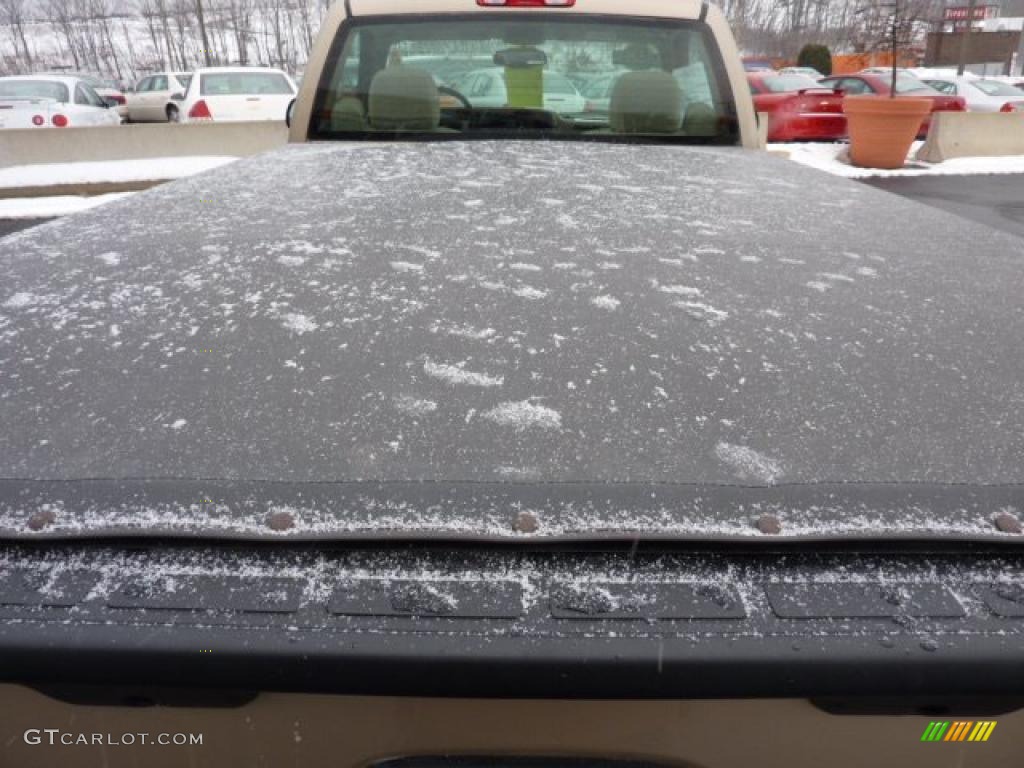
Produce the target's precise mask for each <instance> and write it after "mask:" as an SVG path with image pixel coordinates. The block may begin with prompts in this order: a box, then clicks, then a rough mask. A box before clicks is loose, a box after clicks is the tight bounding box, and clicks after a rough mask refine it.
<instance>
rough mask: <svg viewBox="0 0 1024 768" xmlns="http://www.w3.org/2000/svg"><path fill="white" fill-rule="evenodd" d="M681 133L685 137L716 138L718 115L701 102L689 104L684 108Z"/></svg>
mask: <svg viewBox="0 0 1024 768" xmlns="http://www.w3.org/2000/svg"><path fill="white" fill-rule="evenodd" d="M683 132H684V133H685V134H686V135H687V136H717V135H718V132H719V126H718V114H717V113H716V112H715V110H713V109H712V108H711V107H710V106H708V105H707V104H705V103H704V102H702V101H698V102H697V103H695V104H691V105H690V106H689V107H687V108H686V118H685V119H684V120H683Z"/></svg>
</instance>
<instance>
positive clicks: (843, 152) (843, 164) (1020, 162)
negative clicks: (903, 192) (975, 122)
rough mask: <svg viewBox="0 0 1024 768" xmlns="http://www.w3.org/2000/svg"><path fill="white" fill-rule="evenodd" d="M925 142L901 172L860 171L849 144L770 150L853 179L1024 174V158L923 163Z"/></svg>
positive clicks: (780, 146)
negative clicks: (852, 161)
mask: <svg viewBox="0 0 1024 768" xmlns="http://www.w3.org/2000/svg"><path fill="white" fill-rule="evenodd" d="M923 143H924V142H915V143H914V146H913V147H912V149H911V150H910V155H909V156H908V158H907V166H906V167H905V168H902V169H900V170H897V171H883V170H878V169H875V168H856V167H854V166H852V165H850V162H849V159H848V157H847V149H848V145H847V144H769V145H768V150H769V151H772V152H783V153H786V154H788V155H789V159H790V160H793V161H794V162H797V163H800V164H802V165H807V166H810V167H811V168H817V169H818V170H821V171H826V172H828V173H831V174H834V175H836V176H845V177H846V178H849V179H866V178H873V177H889V178H892V177H900V176H969V175H985V174H995V173H1000V174H1002V173H1024V155H1018V156H1013V157H960V158H956V159H955V160H947V161H946V162H944V163H934V164H933V163H922V162H918V161H916V160H914V154H915V153H916V152H917V150H918V148H920V146H921V145H922V144H923Z"/></svg>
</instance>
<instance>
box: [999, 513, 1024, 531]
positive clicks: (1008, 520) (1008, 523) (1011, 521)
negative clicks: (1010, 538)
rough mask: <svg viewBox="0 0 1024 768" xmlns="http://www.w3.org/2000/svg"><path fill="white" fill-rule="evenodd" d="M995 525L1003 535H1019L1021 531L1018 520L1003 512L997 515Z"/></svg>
mask: <svg viewBox="0 0 1024 768" xmlns="http://www.w3.org/2000/svg"><path fill="white" fill-rule="evenodd" d="M995 524H996V528H997V529H999V530H1000V531H1002V532H1003V533H1020V532H1021V530H1022V528H1021V524H1020V520H1018V519H1017V518H1016V517H1014V516H1013V515H1011V514H1010V513H1009V512H1003V513H1002V514H999V515H997V516H996V519H995Z"/></svg>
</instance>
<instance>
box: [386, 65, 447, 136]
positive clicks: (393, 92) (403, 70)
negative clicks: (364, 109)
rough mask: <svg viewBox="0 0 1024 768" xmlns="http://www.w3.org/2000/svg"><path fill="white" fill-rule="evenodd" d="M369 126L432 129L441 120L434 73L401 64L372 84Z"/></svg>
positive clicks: (398, 129)
mask: <svg viewBox="0 0 1024 768" xmlns="http://www.w3.org/2000/svg"><path fill="white" fill-rule="evenodd" d="M368 111H369V119H370V127H371V128H374V129H375V130H384V131H433V130H434V129H436V128H437V127H438V125H440V123H441V97H440V95H439V94H438V92H437V84H436V83H435V82H434V78H433V77H432V76H431V74H430V73H429V72H427V71H425V70H422V69H416V68H414V67H406V66H403V65H398V66H394V67H387V68H386V69H382V70H381V71H380V72H378V73H377V74H376V75H375V76H374V78H373V81H372V82H371V83H370V99H369V110H368Z"/></svg>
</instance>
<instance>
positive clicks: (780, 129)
mask: <svg viewBox="0 0 1024 768" xmlns="http://www.w3.org/2000/svg"><path fill="white" fill-rule="evenodd" d="M747 82H748V83H749V84H750V91H751V93H752V94H753V95H754V106H755V108H756V109H757V111H758V112H762V113H766V114H767V115H768V141H800V140H808V139H816V140H822V141H838V140H840V139H844V138H846V115H844V114H843V95H842V94H841V93H839V92H837V91H835V90H833V89H831V88H828V87H827V86H824V85H822V84H820V83H819V82H818V81H817V80H815V79H814V78H811V77H808V76H806V75H802V74H784V73H783V71H782V70H780V71H779V72H778V73H774V72H748V73H747Z"/></svg>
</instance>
